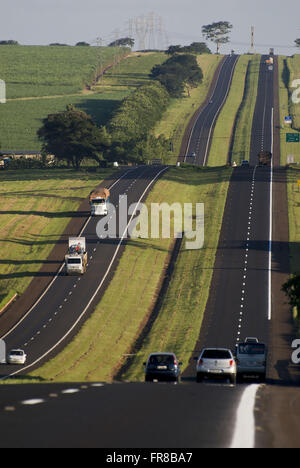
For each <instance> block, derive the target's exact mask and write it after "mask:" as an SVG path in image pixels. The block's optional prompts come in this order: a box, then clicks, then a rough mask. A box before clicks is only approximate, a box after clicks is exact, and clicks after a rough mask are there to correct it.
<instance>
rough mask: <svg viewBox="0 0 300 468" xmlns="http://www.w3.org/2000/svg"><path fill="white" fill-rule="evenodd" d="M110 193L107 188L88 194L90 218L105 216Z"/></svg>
mask: <svg viewBox="0 0 300 468" xmlns="http://www.w3.org/2000/svg"><path fill="white" fill-rule="evenodd" d="M109 196H110V192H109V190H108V189H107V188H100V189H96V190H93V192H91V193H90V205H91V215H92V216H106V215H107V214H108V208H107V203H108V202H109Z"/></svg>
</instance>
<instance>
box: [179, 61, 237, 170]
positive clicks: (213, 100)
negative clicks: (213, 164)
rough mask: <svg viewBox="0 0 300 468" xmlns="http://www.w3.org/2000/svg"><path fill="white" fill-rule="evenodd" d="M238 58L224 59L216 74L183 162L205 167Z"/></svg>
mask: <svg viewBox="0 0 300 468" xmlns="http://www.w3.org/2000/svg"><path fill="white" fill-rule="evenodd" d="M237 60H238V56H237V55H231V56H228V57H226V60H224V62H223V64H222V66H221V68H220V70H219V74H218V79H217V82H216V86H215V88H214V90H213V92H212V95H211V96H210V99H209V100H208V103H207V105H206V106H205V107H204V108H203V110H202V112H201V113H200V115H199V116H198V118H197V120H196V122H195V124H194V127H193V129H192V132H191V135H190V138H189V143H188V148H187V152H186V155H185V158H184V161H185V162H187V163H190V164H197V165H200V166H205V165H206V164H207V163H208V155H209V150H210V146H211V142H212V137H213V130H214V127H215V124H216V121H217V117H218V116H219V114H220V112H221V110H222V108H223V106H224V104H225V102H226V98H227V96H228V93H229V90H230V86H231V82H232V77H233V73H234V70H235V65H236V63H237Z"/></svg>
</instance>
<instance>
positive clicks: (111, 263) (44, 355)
mask: <svg viewBox="0 0 300 468" xmlns="http://www.w3.org/2000/svg"><path fill="white" fill-rule="evenodd" d="M167 169H169V167H168V166H167V167H165V168H164V169H162V170H161V171H159V172H158V173H157V174H156V176H155V177H154V178H153V179H152V180H151V182H150V183H149V184H148V185H147V187H146V188H145V190H144V192H143V194H142V195H141V197H140V199H139V201H138V202H137V204H136V207H135V209H134V212H133V213H132V215H131V218H130V220H129V222H128V224H127V226H126V228H125V230H124V233H123V235H122V237H121V239H120V242H119V244H118V246H117V248H116V251H115V253H114V255H113V257H112V259H111V262H110V264H109V266H108V268H107V270H106V272H105V275H104V276H103V278H102V280H101V282H100V284H99V286H98V288H97V289H96V291H95V293H94V294H93V296H92V297H91V299H90V300H89V302H88V304H87V305H86V307H85V308H84V310H83V311H82V313H81V314H80V316H79V317H78V318H77V320H76V321H75V322H74V323H73V325H72V327H71V328H69V330H68V331H67V333H65V335H64V336H63V337H62V338H60V340H59V341H58V342H57V343H56V344H55V345H53V346H52V347H51V348H50V349H48V351H46V353H44V354H43V355H42V356H40V357H39V358H38V359H36V360H35V361H34V362H32V363H31V364H29V365H28V366H26V367H23V368H22V369H20V370H18V371H16V372H13V373H11V374H9V375H7V376H5V377H2V378H1V379H0V380H5V379H7V378H9V377H12V376H14V375H17V374H19V373H20V372H24V370H27V369H30V368H31V367H33V366H35V365H36V364H37V363H38V362H39V361H41V360H42V359H44V358H45V357H46V356H47V355H48V354H50V353H51V352H52V351H53V350H54V349H55V348H57V346H59V345H60V343H62V342H63V341H64V340H65V339H66V338H67V336H68V335H69V334H70V333H71V332H72V330H73V329H74V328H75V327H76V325H77V324H78V323H79V322H80V320H81V319H82V317H83V316H84V315H85V313H86V312H87V310H88V309H89V307H90V305H91V304H92V302H93V300H94V299H95V297H96V296H97V294H98V292H99V291H100V289H101V288H102V285H103V283H104V281H105V280H106V278H107V276H108V274H109V272H110V270H111V268H112V266H113V263H114V261H115V259H116V256H117V254H118V252H119V250H120V247H121V245H122V243H123V240H124V238H125V235H126V233H127V231H128V228H129V226H130V224H131V222H132V220H133V218H134V216H135V214H136V212H137V210H138V206H139V204H140V202H141V200H142V199H143V197H144V195H145V194H146V193H147V191H148V190H149V188H150V187H151V185H153V184H154V182H155V181H156V179H158V177H159V176H160V174H162V173H163V172H165V171H166V170H167Z"/></svg>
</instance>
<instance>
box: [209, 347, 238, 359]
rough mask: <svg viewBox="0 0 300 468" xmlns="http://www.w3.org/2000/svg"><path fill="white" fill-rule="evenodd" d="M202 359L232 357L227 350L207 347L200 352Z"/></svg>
mask: <svg viewBox="0 0 300 468" xmlns="http://www.w3.org/2000/svg"><path fill="white" fill-rule="evenodd" d="M202 359H232V357H231V354H230V352H229V351H226V350H222V349H207V350H205V351H204V353H203V354H202Z"/></svg>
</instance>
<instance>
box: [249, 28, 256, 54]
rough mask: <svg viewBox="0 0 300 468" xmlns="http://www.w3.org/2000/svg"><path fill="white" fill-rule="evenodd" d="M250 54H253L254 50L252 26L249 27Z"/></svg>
mask: <svg viewBox="0 0 300 468" xmlns="http://www.w3.org/2000/svg"><path fill="white" fill-rule="evenodd" d="M250 54H255V48H254V26H251V38H250Z"/></svg>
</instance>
